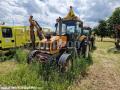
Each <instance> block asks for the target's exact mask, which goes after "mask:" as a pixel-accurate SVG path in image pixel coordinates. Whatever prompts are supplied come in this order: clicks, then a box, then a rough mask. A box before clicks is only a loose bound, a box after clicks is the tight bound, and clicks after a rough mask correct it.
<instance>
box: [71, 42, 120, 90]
mask: <svg viewBox="0 0 120 90" xmlns="http://www.w3.org/2000/svg"><path fill="white" fill-rule="evenodd" d="M111 41H112V40H111ZM113 45H114V43H113V42H97V50H96V51H95V52H93V54H92V55H93V63H94V64H93V65H92V66H91V67H90V68H89V71H88V76H87V77H86V78H83V79H82V80H81V81H79V80H78V81H79V82H77V84H76V82H75V83H74V85H73V86H71V90H120V70H119V69H120V55H118V54H114V53H108V49H109V48H110V47H111V46H113Z"/></svg>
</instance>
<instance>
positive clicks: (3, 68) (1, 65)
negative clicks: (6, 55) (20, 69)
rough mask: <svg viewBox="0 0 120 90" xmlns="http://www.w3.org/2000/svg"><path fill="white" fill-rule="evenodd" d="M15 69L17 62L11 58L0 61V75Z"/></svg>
mask: <svg viewBox="0 0 120 90" xmlns="http://www.w3.org/2000/svg"><path fill="white" fill-rule="evenodd" d="M15 69H17V62H15V61H13V60H11V61H6V62H0V75H3V74H7V73H9V72H11V71H14V70H15Z"/></svg>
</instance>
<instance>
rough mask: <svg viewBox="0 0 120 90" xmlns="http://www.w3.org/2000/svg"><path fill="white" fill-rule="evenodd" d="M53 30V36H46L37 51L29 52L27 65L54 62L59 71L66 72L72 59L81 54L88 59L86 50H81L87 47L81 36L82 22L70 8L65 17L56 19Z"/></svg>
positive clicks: (86, 42)
mask: <svg viewBox="0 0 120 90" xmlns="http://www.w3.org/2000/svg"><path fill="white" fill-rule="evenodd" d="M55 28H56V31H55V32H54V34H53V35H50V34H47V35H46V38H43V39H42V40H41V41H40V46H39V49H37V50H33V51H32V52H30V54H29V56H28V63H31V62H33V61H34V60H36V61H38V62H41V63H48V62H50V63H52V62H56V64H57V65H58V66H59V68H60V70H61V71H67V70H68V69H71V67H72V66H73V63H74V57H76V56H80V55H81V54H83V56H85V57H88V53H89V52H87V53H86V51H87V49H84V50H86V51H84V50H82V49H83V48H87V46H89V45H88V41H87V38H86V36H85V35H82V30H83V22H82V21H81V20H80V19H79V18H78V17H77V16H76V15H75V14H74V12H73V9H72V7H70V11H69V13H68V15H67V16H66V17H64V18H61V17H59V18H58V19H56V24H55ZM82 51H84V52H82ZM81 52H82V53H81Z"/></svg>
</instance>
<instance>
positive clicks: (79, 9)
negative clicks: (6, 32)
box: [0, 0, 120, 27]
mask: <svg viewBox="0 0 120 90" xmlns="http://www.w3.org/2000/svg"><path fill="white" fill-rule="evenodd" d="M70 5H72V6H73V8H74V10H75V13H76V14H77V15H78V16H79V17H80V19H81V20H83V21H84V24H85V25H88V26H92V27H94V26H95V25H96V24H97V23H98V21H99V20H101V19H106V18H108V17H109V16H110V15H111V14H112V12H113V10H114V9H115V8H116V7H119V6H120V0H0V21H4V22H6V23H7V24H9V25H13V24H14V25H29V22H28V18H29V16H30V15H33V16H34V18H35V19H36V20H37V21H38V22H39V23H40V24H41V25H44V26H54V24H55V20H56V18H57V17H59V16H61V17H64V16H65V15H66V14H67V13H68V10H69V6H70Z"/></svg>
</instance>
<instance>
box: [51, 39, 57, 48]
mask: <svg viewBox="0 0 120 90" xmlns="http://www.w3.org/2000/svg"><path fill="white" fill-rule="evenodd" d="M52 49H53V50H56V49H57V41H55V42H53V43H52Z"/></svg>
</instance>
